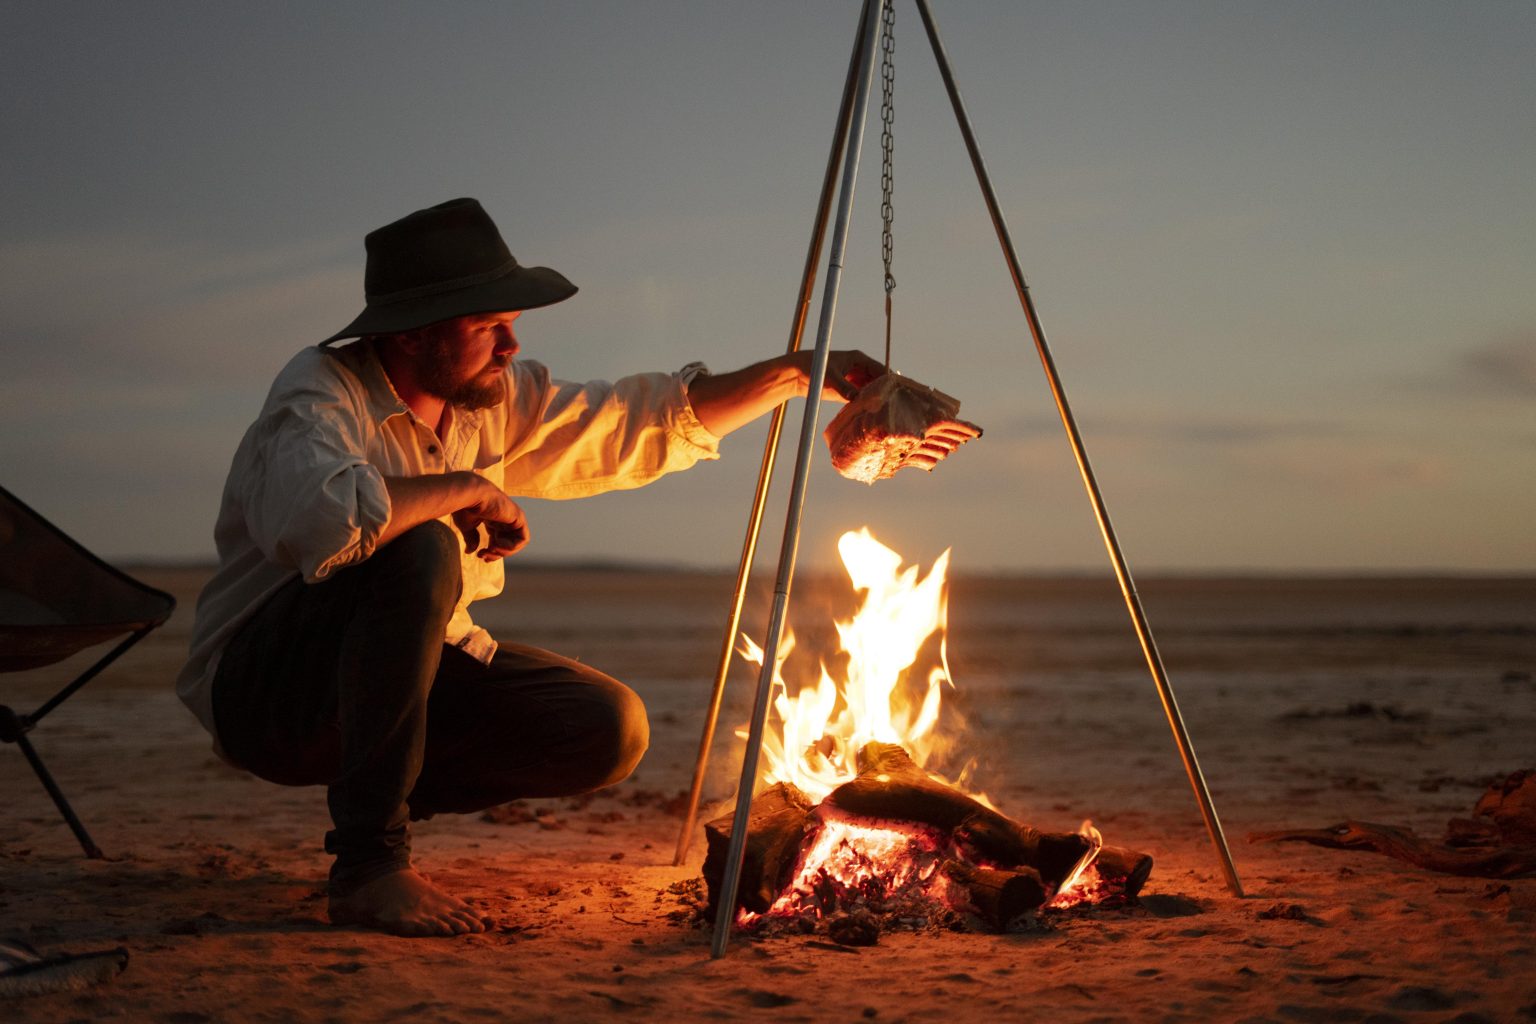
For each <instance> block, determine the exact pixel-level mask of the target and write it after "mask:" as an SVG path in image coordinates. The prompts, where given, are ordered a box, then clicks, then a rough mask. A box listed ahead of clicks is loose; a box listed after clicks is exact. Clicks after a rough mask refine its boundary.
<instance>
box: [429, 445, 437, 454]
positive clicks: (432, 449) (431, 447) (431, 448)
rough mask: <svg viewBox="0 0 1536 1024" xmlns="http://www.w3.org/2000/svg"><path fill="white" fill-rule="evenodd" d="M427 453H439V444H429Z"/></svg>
mask: <svg viewBox="0 0 1536 1024" xmlns="http://www.w3.org/2000/svg"><path fill="white" fill-rule="evenodd" d="M427 454H428V455H436V454H437V445H435V444H429V445H427Z"/></svg>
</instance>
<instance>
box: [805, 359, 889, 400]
mask: <svg viewBox="0 0 1536 1024" xmlns="http://www.w3.org/2000/svg"><path fill="white" fill-rule="evenodd" d="M807 355H810V353H807ZM810 367H811V364H810V360H809V359H807V360H806V364H805V375H806V378H807V380H809V378H810V373H811V369H810ZM884 374H885V364H884V363H882V362H880V361H879V360H878V359H871V358H870V357H869V356H867V355H865V354H864V353H863V352H860V351H859V350H858V349H839V350H835V351H832V352H828V353H827V379H826V381H825V383H824V386H823V387H822V394H821V397H822V398H825V399H831V400H834V401H838V402H851V401H853V400H854V398H856V397H858V394H859V392H860V391H862V390H864V386H865V385H866V384H868V383H869V382H870V381H872V380H874V379H875V378H876V377H881V376H884Z"/></svg>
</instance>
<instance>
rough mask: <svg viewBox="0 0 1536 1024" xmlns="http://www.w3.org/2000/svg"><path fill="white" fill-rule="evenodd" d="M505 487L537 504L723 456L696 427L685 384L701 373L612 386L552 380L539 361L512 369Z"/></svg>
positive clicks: (644, 480) (639, 482)
mask: <svg viewBox="0 0 1536 1024" xmlns="http://www.w3.org/2000/svg"><path fill="white" fill-rule="evenodd" d="M514 365H515V366H517V367H518V371H517V376H516V378H515V379H514V388H515V390H514V403H513V404H514V405H515V406H516V410H515V414H514V415H513V416H512V417H511V418H510V420H509V423H508V436H507V438H506V452H507V456H506V462H505V467H504V468H505V473H504V486H505V487H506V489H507V491H508V492H509V493H512V494H520V495H525V496H528V497H535V498H581V497H587V496H589V495H593V494H600V493H602V492H604V491H613V490H624V489H627V488H632V487H640V486H643V485H645V484H648V483H650V482H651V481H653V480H655V479H657V478H658V477H661V476H663V475H665V474H667V473H671V472H675V471H677V470H680V469H687V468H688V467H689V466H692V465H694V464H695V463H697V462H699V461H701V460H712V459H718V458H719V457H720V439H719V438H718V437H716V436H715V435H714V434H712V433H710V431H709V430H708V429H706V428H705V426H704V425H703V424H702V423H700V422H699V418H698V416H697V415H695V413H694V411H693V406H692V405H691V404H690V403H689V401H688V384H689V382H690V381H691V380H692V379H693V378H694V377H695V376H697V375H698V374H699V373H700V372H703V368H702V367H700V366H698V365H697V364H690V365H689V366H688V367H685V368H684V369H683V370H682V371H680V372H678V373H642V374H636V375H634V376H631V377H624V378H621V379H619V380H617V381H614V382H612V383H609V382H607V381H588V382H586V383H584V384H576V383H569V382H565V381H557V380H552V379H551V378H550V376H549V371H548V370H546V369H545V368H544V367H543V366H541V365H539V364H538V363H534V362H531V361H529V362H523V363H520V364H514Z"/></svg>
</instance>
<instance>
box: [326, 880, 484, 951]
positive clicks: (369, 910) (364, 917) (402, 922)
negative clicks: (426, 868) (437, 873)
mask: <svg viewBox="0 0 1536 1024" xmlns="http://www.w3.org/2000/svg"><path fill="white" fill-rule="evenodd" d="M330 914H331V923H332V924H356V925H362V926H363V927H365V928H378V929H380V930H381V931H386V932H389V933H391V934H393V935H404V936H407V937H412V938H415V937H420V936H427V935H468V934H470V933H471V932H483V931H485V921H484V920H482V919H481V918H480V917H479V915H477V914H476V913H475V911H474V909H473V908H472V907H470V905H469V904H468V903H465V902H464V901H463V900H461V899H459V898H458V897H457V896H452V895H450V894H448V893H446V892H444V891H443V890H441V889H439V888H438V887H437V886H435V885H433V884H432V883H431V882H430V881H429V880H428V879H427V878H426V877H425V876H424V875H420V874H418V873H417V872H416V870H415V869H414V868H405V869H403V870H400V871H396V872H395V873H394V874H391V875H385V876H384V877H383V878H375V879H374V880H373V881H371V882H368V883H367V884H365V885H362V886H360V887H359V888H357V889H354V890H353V891H351V892H349V893H347V894H346V895H345V896H336V895H334V894H333V895H332V896H331V904H330Z"/></svg>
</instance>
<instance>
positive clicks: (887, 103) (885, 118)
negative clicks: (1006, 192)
mask: <svg viewBox="0 0 1536 1024" xmlns="http://www.w3.org/2000/svg"><path fill="white" fill-rule="evenodd" d="M895 27H896V3H895V0H887V3H886V5H885V15H884V18H883V19H882V24H881V30H882V31H881V34H880V226H881V231H880V258H881V259H882V260H883V261H884V262H885V368H886V369H887V370H889V369H890V368H891V292H893V291H895V290H896V279H895V278H894V277H892V276H891V256H892V255H893V254H894V252H895V249H896V243H895V242H894V241H893V240H892V238H891V221H892V220H893V219H894V217H895V210H894V209H893V208H892V206H891V187H892V185H893V184H894V183H895V176H894V170H893V168H892V165H891V156H892V152H893V150H894V139H893V136H892V134H891V129H892V126H893V125H894V124H895V120H896V102H895V92H896V59H895V58H896V37H895V36H894V35H893V34H892V33H893V31H894V30H895Z"/></svg>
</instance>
